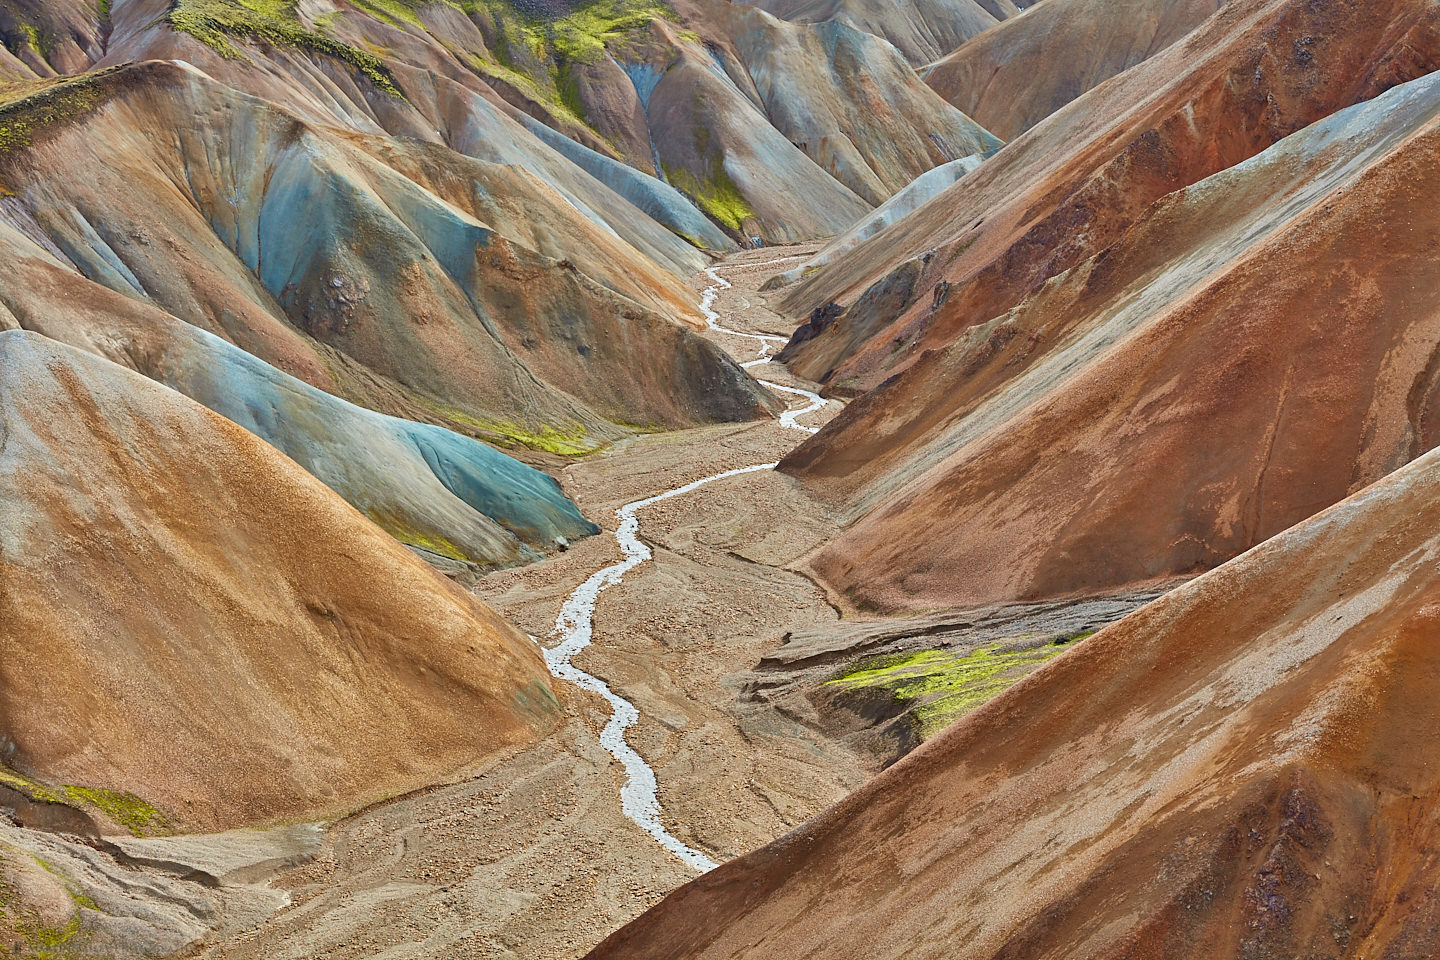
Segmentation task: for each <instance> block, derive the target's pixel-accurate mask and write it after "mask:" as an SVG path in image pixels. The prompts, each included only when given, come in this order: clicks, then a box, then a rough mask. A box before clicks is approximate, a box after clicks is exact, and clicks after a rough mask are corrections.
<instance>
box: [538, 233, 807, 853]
mask: <svg viewBox="0 0 1440 960" xmlns="http://www.w3.org/2000/svg"><path fill="white" fill-rule="evenodd" d="M793 259H796V258H794V257H783V258H781V259H780V260H772V261H768V262H766V263H763V264H755V265H754V266H769V265H771V264H774V263H781V262H784V261H785V260H793ZM705 272H706V273H707V274H709V276H710V279H712V280H714V281H715V283H714V284H712V285H711V286H709V287H707V288H706V289H705V291H704V293H702V294H701V297H700V309H701V311H702V312H703V313H704V314H705V321H706V323H707V324H709V326H710V329H711V330H714V331H717V332H719V333H724V334H727V335H729V336H732V337H742V338H744V339H747V340H757V341H759V342H760V357H759V359H756V360H752V361H750V362H749V363H745V364H742V366H745V367H754V366H757V365H759V364H762V363H769V362H770V351H771V348H772V347H773V346H774V344H776V343H784V342H785V338H784V337H776V336H771V335H769V334H758V333H741V332H740V331H738V330H730V329H727V328H726V327H722V326H720V324H719V322H718V321H719V320H720V315H719V314H718V313H716V312H715V310H714V309H713V308H714V306H715V299H716V298H717V297H718V296H719V295H720V291H721V290H722V289H727V288H729V287H730V286H731V284H730V282H729V281H728V280H726V279H725V278H724V277H722V276H720V274H718V273H717V272H716V271H715V268H714V267H711V268H709V269H707V270H706V271H705ZM761 382H762V383H764V384H765V385H766V386H767V387H769V388H770V389H772V390H778V391H780V392H782V393H788V394H792V395H795V396H800V397H805V398H807V399H808V400H809V401H810V405H809V406H807V407H803V408H801V409H798V410H789V411H786V412H785V413H784V414H782V415H781V416H780V425H781V426H784V427H789V428H790V429H792V430H800V431H804V432H806V433H815V432H816V431H817V430H818V429H819V428H818V427H806V426H802V425H801V424H799V423H797V422H796V418H797V417H802V416H805V415H806V414H809V413H814V412H815V411H817V410H820V409H823V408H824V407H825V404H826V401H825V399H824V398H823V397H821V396H820V395H819V394H815V393H811V392H810V391H809V390H800V389H797V388H795V387H782V386H780V385H779V384H776V383H771V382H769V381H765V380H762V381H761ZM775 466H776V464H773V463H760V464H756V465H755V466H753V467H741V468H739V469H738V470H726V471H725V472H723V473H717V474H714V475H712V476H709V477H703V478H701V479H699V480H695V481H692V482H691V483H687V484H685V485H684V486H680V487H676V488H675V489H673V490H667V491H665V492H664V493H661V494H657V495H656V496H653V497H647V498H646V499H644V500H636V501H635V502H634V503H627V504H625V506H623V507H621V508H620V509H619V510H617V511H615V517H616V519H617V520H619V521H620V525H619V526H618V527H617V528H616V530H615V540H616V542H617V543H619V544H620V550H621V552H622V553H623V554H624V555H625V559H623V560H621V561H620V562H619V563H616V564H612V565H610V566H608V567H606V568H604V569H603V570H598V571H596V572H595V573H593V574H591V576H590V578H589V579H588V580H586V581H585V582H584V583H582V584H580V586H579V587H578V588H576V590H575V592H574V593H572V594H570V596H569V598H568V599H567V600H566V601H565V605H564V606H562V607H561V608H560V616H559V617H557V618H556V620H555V634H557V635H559V637H560V642H559V643H558V644H556V645H555V646H553V647H550V648H547V649H546V650H545V663H546V665H547V666H549V668H550V672H551V673H552V674H554V675H555V676H556V677H558V678H560V679H561V680H568V681H570V682H571V683H573V684H575V685H576V686H577V687H581V688H582V689H585V690H589V691H590V692H592V693H597V694H599V695H600V696H601V697H604V698H605V701H606V702H607V703H609V704H610V709H611V716H610V722H609V723H607V724H605V729H604V730H602V731H601V732H600V745H601V746H603V747H604V748H605V749H606V750H607V751H608V752H609V753H610V755H611V756H612V757H614V758H615V759H616V760H619V761H620V764H621V766H623V767H624V768H625V785H624V786H623V787H621V788H620V809H621V810H622V811H623V812H624V814H625V816H627V817H629V818H630V819H631V820H633V821H634V822H635V823H636V824H637V825H638V826H639V827H640V829H642V830H644V831H645V832H646V833H648V834H650V836H652V837H654V838H655V841H656V842H657V843H659V844H660V845H661V846H662V847H664V848H665V849H666V850H669V851H670V852H671V853H673V854H674V855H675V856H677V857H679V858H680V859H681V860H684V861H685V862H686V863H687V864H689V865H690V866H691V867H693V868H695V869H696V870H699V871H701V872H702V873H703V872H705V871H707V870H713V869H714V868H715V867H716V866H717V864H716V863H715V861H713V860H711V859H710V858H709V857H707V856H705V854H703V853H701V852H700V851H699V850H696V849H694V848H693V847H689V846H686V845H685V844H684V843H682V842H681V841H680V840H679V839H678V838H676V837H674V836H672V835H671V833H670V832H669V831H668V830H666V829H665V825H664V824H663V823H662V822H661V819H660V797H659V793H658V791H659V783H658V782H657V781H656V779H655V771H654V770H653V769H652V768H651V767H650V765H649V764H648V763H646V762H645V760H644V758H643V757H641V756H640V754H638V753H636V752H635V751H634V749H632V748H631V746H630V744H628V743H626V742H625V731H626V730H627V729H628V728H630V727H632V726H634V725H635V723H636V722H637V721H639V719H640V711H639V710H637V709H636V708H635V705H634V704H633V703H631V702H630V701H628V700H626V699H625V698H624V697H621V696H619V695H618V694H616V693H615V692H614V691H613V690H611V689H610V687H609V685H608V684H606V683H605V681H604V680H601V679H600V678H599V677H595V676H592V675H590V674H588V673H586V672H585V671H584V670H581V669H580V668H579V667H577V666H575V664H574V663H573V662H572V661H573V660H574V658H575V656H576V655H577V654H578V653H580V651H582V650H584V649H585V648H586V647H588V646H590V643H591V641H592V640H593V639H594V635H595V602H596V601H597V600H598V599H599V598H600V594H601V593H602V592H603V591H604V590H605V589H606V588H607V587H613V586H614V585H615V584H617V583H619V582H620V581H621V580H623V579H624V578H625V574H627V573H629V572H630V571H631V570H633V569H635V568H636V567H638V566H639V565H640V564H642V563H644V562H645V561H647V560H649V559H651V558H652V557H653V556H654V554H653V553H652V552H651V550H650V548H649V547H647V546H646V545H645V543H644V542H643V541H642V540H641V539H640V518H639V517H638V516H636V514H637V512H638V511H640V510H642V509H644V508H645V507H648V506H651V505H652V504H656V503H659V502H660V501H662V500H669V499H670V498H671V497H678V496H682V495H684V494H687V493H690V492H691V491H693V490H698V489H699V488H701V487H703V486H705V485H706V484H709V483H714V482H715V481H717V480H725V479H728V478H730V477H738V476H740V475H742V474H746V473H758V472H759V471H761V470H771V469H774V467H775Z"/></svg>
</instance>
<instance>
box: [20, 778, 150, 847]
mask: <svg viewBox="0 0 1440 960" xmlns="http://www.w3.org/2000/svg"><path fill="white" fill-rule="evenodd" d="M0 783H3V784H5V785H6V786H9V787H14V788H15V789H16V790H19V791H20V792H21V793H23V794H25V795H26V796H28V797H30V798H31V799H34V800H38V801H41V802H43V803H61V804H64V805H65V806H67V807H74V808H76V809H77V810H87V809H89V810H97V811H99V812H100V813H103V814H104V815H105V816H106V817H107V818H109V819H110V821H111V822H112V823H115V824H116V825H118V826H121V827H124V828H125V829H126V830H129V831H130V832H131V833H133V834H134V835H135V836H137V837H150V836H155V835H156V834H163V833H168V832H169V831H170V820H169V818H168V817H166V816H165V814H163V813H161V812H160V811H159V810H158V809H156V808H155V807H154V806H152V805H151V804H149V803H147V802H146V801H145V800H143V799H141V798H140V797H137V796H136V795H135V794H133V793H120V792H118V791H115V790H106V789H103V788H101V787H80V786H74V785H72V784H60V785H58V786H49V785H47V784H43V783H40V782H39V781H38V780H34V779H31V778H30V777H27V776H25V775H24V774H21V773H17V772H16V771H14V770H11V769H10V768H9V767H5V766H0Z"/></svg>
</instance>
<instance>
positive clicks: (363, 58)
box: [165, 0, 403, 97]
mask: <svg viewBox="0 0 1440 960" xmlns="http://www.w3.org/2000/svg"><path fill="white" fill-rule="evenodd" d="M392 5H393V6H399V4H398V3H396V2H393V0H392V2H387V3H382V2H380V0H372V2H371V4H370V7H374V8H375V9H384V10H388V9H389V8H390V7H391V6H392ZM367 9H369V7H367ZM165 19H166V21H167V22H169V24H170V25H171V26H172V27H174V28H175V29H176V30H178V31H179V32H181V33H188V34H189V35H190V36H192V37H194V38H195V39H196V40H199V41H200V42H201V43H203V44H205V45H206V46H207V47H209V48H210V49H211V50H214V51H215V52H216V53H218V54H219V55H220V56H222V57H225V58H226V59H228V60H244V59H247V58H246V56H245V54H244V52H243V51H241V49H240V48H239V47H237V46H236V45H235V44H234V43H233V42H232V41H234V40H240V39H243V40H254V41H258V42H260V43H267V44H269V45H270V46H272V47H296V48H299V49H303V50H310V51H313V52H315V53H318V54H321V55H322V56H326V57H330V58H332V59H335V60H340V61H342V62H344V63H347V64H349V65H350V66H352V67H354V68H355V69H356V70H358V71H359V72H360V73H361V74H362V75H364V76H365V77H366V78H367V79H369V80H370V82H371V83H373V84H374V85H375V86H377V87H379V88H380V89H381V90H383V91H385V92H386V93H388V94H390V95H391V96H394V97H403V94H401V92H400V88H399V87H398V86H397V85H396V84H395V77H394V76H393V75H392V74H391V73H390V70H389V68H388V67H386V66H385V62H384V61H383V60H381V59H380V58H379V57H377V56H375V55H374V54H371V53H366V52H365V51H363V50H357V49H356V48H354V47H352V46H350V45H348V44H345V43H341V42H340V41H339V40H335V39H333V38H332V37H328V36H325V35H324V34H321V33H315V32H313V31H311V30H307V29H306V28H305V26H304V25H303V24H302V23H301V22H300V20H299V18H298V17H297V16H296V15H295V4H294V2H293V0H172V3H171V5H170V11H169V12H168V13H167V14H166V15H165Z"/></svg>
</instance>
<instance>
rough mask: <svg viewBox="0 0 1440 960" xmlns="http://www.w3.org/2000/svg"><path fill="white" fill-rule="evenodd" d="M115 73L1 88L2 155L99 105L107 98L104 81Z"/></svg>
mask: <svg viewBox="0 0 1440 960" xmlns="http://www.w3.org/2000/svg"><path fill="white" fill-rule="evenodd" d="M116 69H119V68H116ZM113 72H114V70H113V69H112V70H107V71H105V72H103V73H97V74H94V75H92V76H84V77H77V78H75V79H73V80H63V81H59V82H48V83H43V84H39V85H28V84H21V85H16V86H14V87H7V88H6V89H4V90H0V156H4V155H5V154H7V153H10V152H12V151H14V150H19V149H22V148H24V147H28V146H30V144H31V143H33V142H34V138H35V137H36V136H38V135H39V134H40V133H41V132H42V131H43V130H45V129H47V128H49V127H52V126H55V125H57V124H62V123H70V122H73V121H75V120H77V119H79V118H80V117H82V116H84V115H85V114H87V113H89V112H90V111H91V110H93V109H94V108H95V107H97V106H99V105H100V104H101V103H102V102H104V100H105V97H106V85H105V84H104V82H103V80H104V78H105V77H107V76H109V75H110V74H112V73H113Z"/></svg>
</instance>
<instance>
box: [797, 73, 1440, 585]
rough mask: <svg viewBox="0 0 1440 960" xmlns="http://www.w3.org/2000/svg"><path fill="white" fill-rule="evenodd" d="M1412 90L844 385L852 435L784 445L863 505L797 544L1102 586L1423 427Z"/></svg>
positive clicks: (1251, 523) (894, 561)
mask: <svg viewBox="0 0 1440 960" xmlns="http://www.w3.org/2000/svg"><path fill="white" fill-rule="evenodd" d="M1437 115H1440V78H1436V77H1427V78H1424V79H1422V80H1418V81H1415V82H1413V83H1411V84H1408V85H1406V86H1405V87H1402V88H1399V89H1396V90H1394V91H1391V92H1390V93H1388V94H1386V95H1385V96H1384V97H1382V98H1380V99H1379V100H1376V101H1374V102H1372V103H1367V104H1365V105H1362V106H1360V107H1356V108H1353V109H1352V110H1348V111H1345V112H1343V113H1341V114H1337V115H1336V116H1334V117H1332V118H1330V119H1329V120H1327V121H1326V122H1324V123H1322V124H1318V125H1316V126H1315V127H1313V128H1311V129H1308V130H1306V131H1304V132H1303V133H1301V134H1298V135H1296V136H1295V137H1292V138H1290V139H1288V140H1286V141H1285V142H1283V143H1282V144H1280V145H1278V146H1277V147H1275V148H1274V149H1272V150H1271V151H1267V152H1266V153H1265V154H1262V155H1261V156H1260V157H1257V158H1256V159H1255V160H1253V161H1251V162H1249V163H1246V164H1243V165H1241V166H1239V167H1236V168H1235V169H1233V170H1230V171H1227V172H1226V173H1223V174H1219V175H1217V176H1216V177H1213V178H1211V179H1209V180H1207V181H1205V182H1204V183H1202V184H1199V185H1197V186H1196V187H1193V188H1191V189H1189V190H1187V191H1184V192H1183V193H1179V194H1176V195H1174V196H1172V197H1169V198H1167V199H1166V201H1165V202H1163V203H1161V204H1158V205H1157V206H1156V208H1155V210H1154V211H1152V214H1151V216H1150V217H1148V218H1147V219H1146V220H1145V221H1143V222H1142V223H1141V224H1139V225H1138V226H1137V227H1136V228H1135V229H1134V230H1133V231H1132V232H1131V233H1130V234H1129V235H1128V236H1127V237H1126V238H1125V240H1124V241H1123V242H1122V243H1120V244H1118V245H1117V246H1116V247H1114V248H1113V249H1112V250H1110V251H1108V252H1107V253H1106V254H1105V255H1104V256H1102V257H1097V258H1095V259H1094V260H1092V261H1090V262H1087V263H1086V264H1085V265H1083V266H1082V267H1081V268H1077V269H1076V270H1073V271H1070V272H1069V273H1067V274H1065V275H1062V276H1061V277H1058V278H1056V280H1055V281H1054V282H1052V283H1051V284H1048V285H1047V286H1046V287H1045V288H1044V289H1043V290H1042V291H1041V292H1040V293H1038V294H1037V295H1036V296H1035V297H1033V298H1031V299H1030V300H1028V301H1027V302H1026V303H1024V304H1022V305H1021V306H1020V307H1018V308H1017V309H1016V310H1015V311H1012V312H1011V313H1010V314H1007V315H1006V316H1005V317H1002V318H998V319H997V320H996V321H995V322H994V323H993V324H989V325H986V326H985V327H984V328H982V329H979V330H977V331H976V334H975V336H973V337H971V338H969V339H968V340H966V341H965V342H963V343H962V344H958V345H957V346H956V347H954V348H952V349H950V350H948V351H944V352H936V353H935V354H932V355H931V356H929V357H927V358H926V360H925V361H924V362H922V363H921V364H920V365H917V366H916V367H915V368H913V369H912V370H911V371H909V372H908V373H907V374H906V375H904V376H902V377H901V378H900V379H899V380H898V381H897V382H896V383H895V384H893V385H891V387H890V388H889V389H887V390H880V391H877V392H876V394H875V395H874V396H873V397H870V398H867V399H866V401H864V402H863V403H862V404H858V405H857V406H859V407H863V409H861V410H860V412H859V413H858V414H857V415H856V417H857V421H863V422H869V423H872V424H879V425H880V426H879V427H878V428H877V432H876V434H874V435H867V437H868V439H869V440H870V441H872V442H873V446H865V445H860V446H856V447H836V446H834V445H833V444H834V442H835V439H836V438H835V437H830V438H826V437H823V436H821V437H817V438H816V439H815V440H814V441H812V442H811V443H810V444H808V445H807V446H806V447H805V448H804V449H802V450H801V451H799V452H797V454H795V455H794V456H793V457H792V459H791V461H790V462H789V464H788V466H787V468H788V469H794V470H798V472H799V473H800V474H801V476H802V477H804V478H807V479H811V480H812V481H813V482H815V483H816V485H818V486H819V487H821V488H822V489H825V488H829V487H831V486H838V487H841V488H844V489H846V490H847V491H848V492H850V493H851V494H852V496H853V497H854V498H855V501H854V504H853V505H854V506H855V507H857V508H858V509H862V510H869V512H868V513H867V514H866V515H865V516H864V518H863V519H861V520H860V521H859V522H858V523H856V525H855V526H854V527H852V528H851V529H850V530H848V531H847V532H846V533H845V534H844V535H842V536H841V537H840V538H839V539H838V540H837V541H835V542H833V543H832V544H831V545H829V546H828V547H827V548H825V550H823V551H822V552H821V553H820V554H819V555H818V557H817V558H816V560H815V561H814V565H815V567H816V569H817V570H818V571H819V572H820V573H821V574H822V575H823V576H825V577H826V578H827V579H828V580H830V581H831V582H832V583H833V584H834V585H836V586H837V587H839V588H841V589H843V590H845V591H846V592H847V593H849V594H850V595H851V597H852V598H853V599H854V600H856V601H857V602H859V603H863V604H870V605H874V606H878V607H881V608H887V609H889V608H902V609H903V608H920V607H929V606H936V605H954V604H968V603H972V602H973V603H984V602H990V601H994V600H1001V599H1007V600H1008V599H1018V598H1022V597H1036V596H1054V595H1058V594H1066V593H1074V592H1087V591H1090V590H1103V589H1111V588H1113V587H1116V586H1118V585H1121V584H1129V583H1134V582H1137V581H1143V580H1146V579H1150V578H1153V577H1164V576H1173V575H1178V574H1186V573H1191V572H1195V571H1198V570H1202V569H1207V568H1209V567H1213V566H1215V565H1217V564H1219V563H1221V562H1223V561H1225V560H1227V559H1229V558H1230V557H1232V556H1234V555H1236V554H1237V553H1239V552H1241V551H1243V550H1245V549H1247V548H1248V547H1251V546H1253V545H1254V544H1256V543H1258V542H1260V541H1262V540H1264V539H1266V538H1268V537H1270V536H1273V535H1274V534H1275V533H1278V532H1279V531H1280V530H1283V529H1285V528H1286V527H1288V526H1290V525H1292V524H1294V523H1297V522H1299V521H1301V520H1303V519H1305V518H1306V517H1308V516H1310V515H1312V514H1313V513H1315V512H1316V511H1317V510H1320V509H1322V508H1324V507H1326V506H1328V505H1330V504H1331V503H1334V502H1336V501H1338V500H1340V499H1342V498H1343V497H1345V496H1346V495H1347V494H1349V493H1351V492H1353V491H1354V490H1355V489H1357V488H1358V487H1360V486H1363V485H1365V484H1367V483H1370V482H1372V481H1374V480H1376V479H1379V478H1380V477H1382V476H1384V475H1385V474H1386V473H1387V472H1389V471H1391V470H1393V469H1395V468H1396V467H1398V466H1400V465H1402V464H1404V463H1405V462H1407V461H1408V460H1410V459H1411V458H1412V457H1414V456H1416V455H1417V454H1419V453H1420V452H1422V451H1424V450H1427V449H1429V448H1430V447H1431V446H1433V445H1434V444H1435V442H1436V439H1437V437H1436V435H1435V432H1434V409H1433V408H1434V404H1435V402H1436V400H1435V391H1436V379H1435V378H1436V373H1435V370H1436V366H1437V360H1436V350H1437V344H1440V292H1437V291H1440V275H1437V274H1436V271H1437V266H1436V261H1435V258H1434V257H1433V255H1432V253H1431V250H1432V247H1433V245H1435V244H1440V222H1437V220H1436V218H1434V217H1433V216H1430V215H1429V214H1428V213H1427V212H1426V210H1427V208H1426V207H1425V205H1424V204H1423V202H1421V200H1420V198H1421V197H1423V196H1424V195H1425V191H1427V190H1431V189H1436V188H1437V186H1440V164H1437V163H1436V157H1437V155H1440V125H1437V121H1436V119H1435V118H1436V117H1437ZM857 421H852V422H851V423H850V424H849V427H850V430H847V431H844V432H843V434H842V435H843V436H856V434H855V433H854V432H853V428H854V425H855V422H857ZM867 455H868V456H870V457H873V458H874V465H872V464H860V465H859V466H858V467H857V468H856V469H855V470H854V471H853V474H854V475H853V476H849V477H840V476H839V475H838V472H827V471H838V470H839V469H843V466H842V465H843V464H850V463H856V462H858V461H859V460H863V459H864V458H865V457H866V456H867ZM881 463H883V464H884V466H883V467H882V466H880V465H879V464H881ZM937 528H939V529H944V530H945V531H946V532H947V535H946V536H945V537H944V538H932V537H926V536H925V535H924V532H925V531H929V530H933V529H937Z"/></svg>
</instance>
